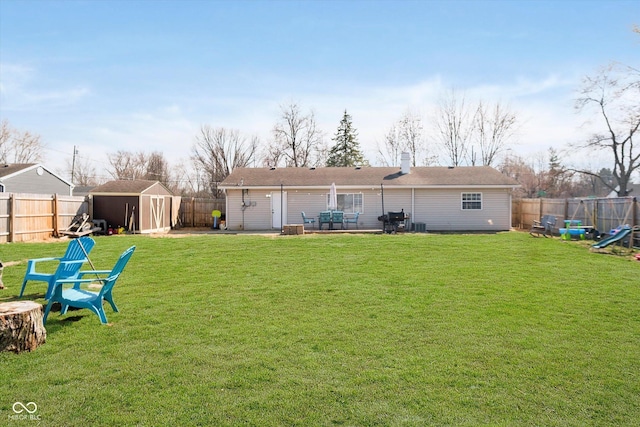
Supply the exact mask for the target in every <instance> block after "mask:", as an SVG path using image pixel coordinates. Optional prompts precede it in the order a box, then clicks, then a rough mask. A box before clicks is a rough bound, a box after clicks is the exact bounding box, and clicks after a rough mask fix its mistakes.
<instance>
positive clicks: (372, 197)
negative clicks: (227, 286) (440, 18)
mask: <svg viewBox="0 0 640 427" xmlns="http://www.w3.org/2000/svg"><path fill="white" fill-rule="evenodd" d="M274 191H275V192H278V190H274ZM327 192H328V190H318V189H311V190H304V189H288V190H286V193H287V216H286V218H285V219H284V223H285V224H302V215H301V214H300V212H302V211H304V212H305V213H306V215H307V216H308V217H310V218H316V221H317V218H318V214H319V213H320V211H323V210H326V209H327V206H326V197H327ZM463 192H470V193H478V192H479V193H482V209H481V210H462V203H461V195H462V193H463ZM338 193H362V194H363V202H364V209H363V212H361V213H360V218H359V224H358V225H359V228H360V229H378V228H381V227H382V223H381V222H380V221H378V217H379V216H380V215H382V213H383V212H382V192H381V191H380V188H368V189H361V190H355V189H340V188H338ZM270 194H271V191H270V190H253V189H252V190H249V193H248V194H246V195H245V203H247V204H250V206H248V207H247V208H245V209H244V212H243V211H242V208H241V207H242V192H241V190H227V211H226V212H227V213H226V221H227V228H228V229H229V230H243V229H244V230H271V229H272V227H271V225H272V218H271V198H270V197H267V195H270ZM400 210H404V212H405V213H406V214H409V215H410V218H411V221H412V222H424V223H425V224H426V227H427V230H428V231H502V230H509V229H510V227H511V196H510V191H509V190H507V189H495V190H494V189H481V190H479V189H415V190H412V189H406V188H403V189H397V188H395V189H394V188H390V189H389V188H385V189H384V211H385V213H386V212H389V211H394V212H397V211H400ZM316 227H317V224H316Z"/></svg>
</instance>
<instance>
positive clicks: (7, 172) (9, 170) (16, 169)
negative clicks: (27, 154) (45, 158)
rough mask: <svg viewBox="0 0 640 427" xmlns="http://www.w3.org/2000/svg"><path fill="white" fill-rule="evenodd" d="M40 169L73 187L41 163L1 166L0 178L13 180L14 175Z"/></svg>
mask: <svg viewBox="0 0 640 427" xmlns="http://www.w3.org/2000/svg"><path fill="white" fill-rule="evenodd" d="M39 167H40V168H42V169H44V170H46V171H47V172H48V173H49V174H51V175H52V176H54V177H56V178H58V179H59V180H60V181H62V182H64V183H65V184H67V185H69V186H73V184H72V183H71V182H69V181H67V180H66V179H64V178H62V177H61V176H59V175H58V174H56V173H54V172H52V171H51V170H50V169H49V168H47V167H46V166H44V165H43V164H41V163H8V164H3V165H0V178H5V179H6V178H11V177H13V176H14V175H18V174H20V173H22V172H27V171H29V170H32V169H36V168H39Z"/></svg>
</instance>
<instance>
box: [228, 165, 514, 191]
mask: <svg viewBox="0 0 640 427" xmlns="http://www.w3.org/2000/svg"><path fill="white" fill-rule="evenodd" d="M332 183H335V184H336V185H337V186H343V187H349V186H353V187H357V186H378V185H380V184H383V185H384V186H401V187H442V186H452V187H455V186H491V187H493V186H499V187H517V186H519V184H518V183H517V182H516V181H515V180H514V179H512V178H509V177H508V176H506V175H504V174H502V173H501V172H499V171H497V170H496V169H494V168H492V167H489V166H460V167H412V168H411V169H410V173H408V174H402V173H401V172H400V169H399V168H397V167H361V168H351V167H327V168H236V169H234V170H233V172H232V173H231V174H230V175H229V176H228V177H227V178H226V179H225V180H224V181H223V182H222V184H221V185H220V187H221V188H225V189H230V188H234V187H245V188H246V187H274V186H275V187H279V186H280V185H285V186H287V187H329V186H330V185H331V184H332Z"/></svg>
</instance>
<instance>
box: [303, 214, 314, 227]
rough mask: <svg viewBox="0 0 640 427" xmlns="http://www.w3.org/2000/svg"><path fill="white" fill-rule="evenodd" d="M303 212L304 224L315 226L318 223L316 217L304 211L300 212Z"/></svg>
mask: <svg viewBox="0 0 640 427" xmlns="http://www.w3.org/2000/svg"><path fill="white" fill-rule="evenodd" d="M300 213H301V214H302V223H303V224H311V225H312V226H313V227H314V228H315V225H316V219H315V218H308V217H307V215H306V214H305V213H304V212H300Z"/></svg>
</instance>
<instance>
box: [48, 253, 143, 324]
mask: <svg viewBox="0 0 640 427" xmlns="http://www.w3.org/2000/svg"><path fill="white" fill-rule="evenodd" d="M135 250H136V247H135V246H131V247H130V248H129V249H127V250H126V251H124V252H123V253H122V255H120V258H118V261H116V264H115V266H114V267H113V269H111V270H83V271H81V272H80V273H79V274H78V277H76V278H69V279H60V280H56V281H55V283H54V288H53V295H51V298H50V299H49V303H48V304H47V308H46V309H45V311H44V318H43V323H47V317H48V316H49V311H51V306H52V305H53V303H54V302H58V303H60V305H61V306H62V308H61V310H60V314H61V315H62V314H65V313H66V312H67V309H68V308H69V307H76V308H87V309H89V310H91V311H93V312H94V313H95V314H97V315H98V317H99V318H100V323H102V324H103V325H104V324H106V323H107V316H106V315H105V313H104V308H103V303H104V301H107V302H108V303H109V304H110V305H111V308H112V309H113V311H115V312H116V313H117V312H118V307H117V306H116V304H115V302H113V294H112V291H113V287H114V286H115V284H116V281H117V280H118V278H119V277H120V275H121V274H122V270H124V267H125V266H126V265H127V263H128V262H129V259H130V258H131V255H133V252H134V251H135ZM91 276H95V277H91ZM101 276H102V277H101ZM83 277H89V278H88V279H84V278H83ZM95 282H100V283H102V287H101V288H100V291H99V292H93V291H90V290H87V289H83V288H81V286H82V285H83V284H86V285H88V284H90V283H95ZM66 283H73V287H72V288H68V289H65V288H64V285H65V284H66Z"/></svg>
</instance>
